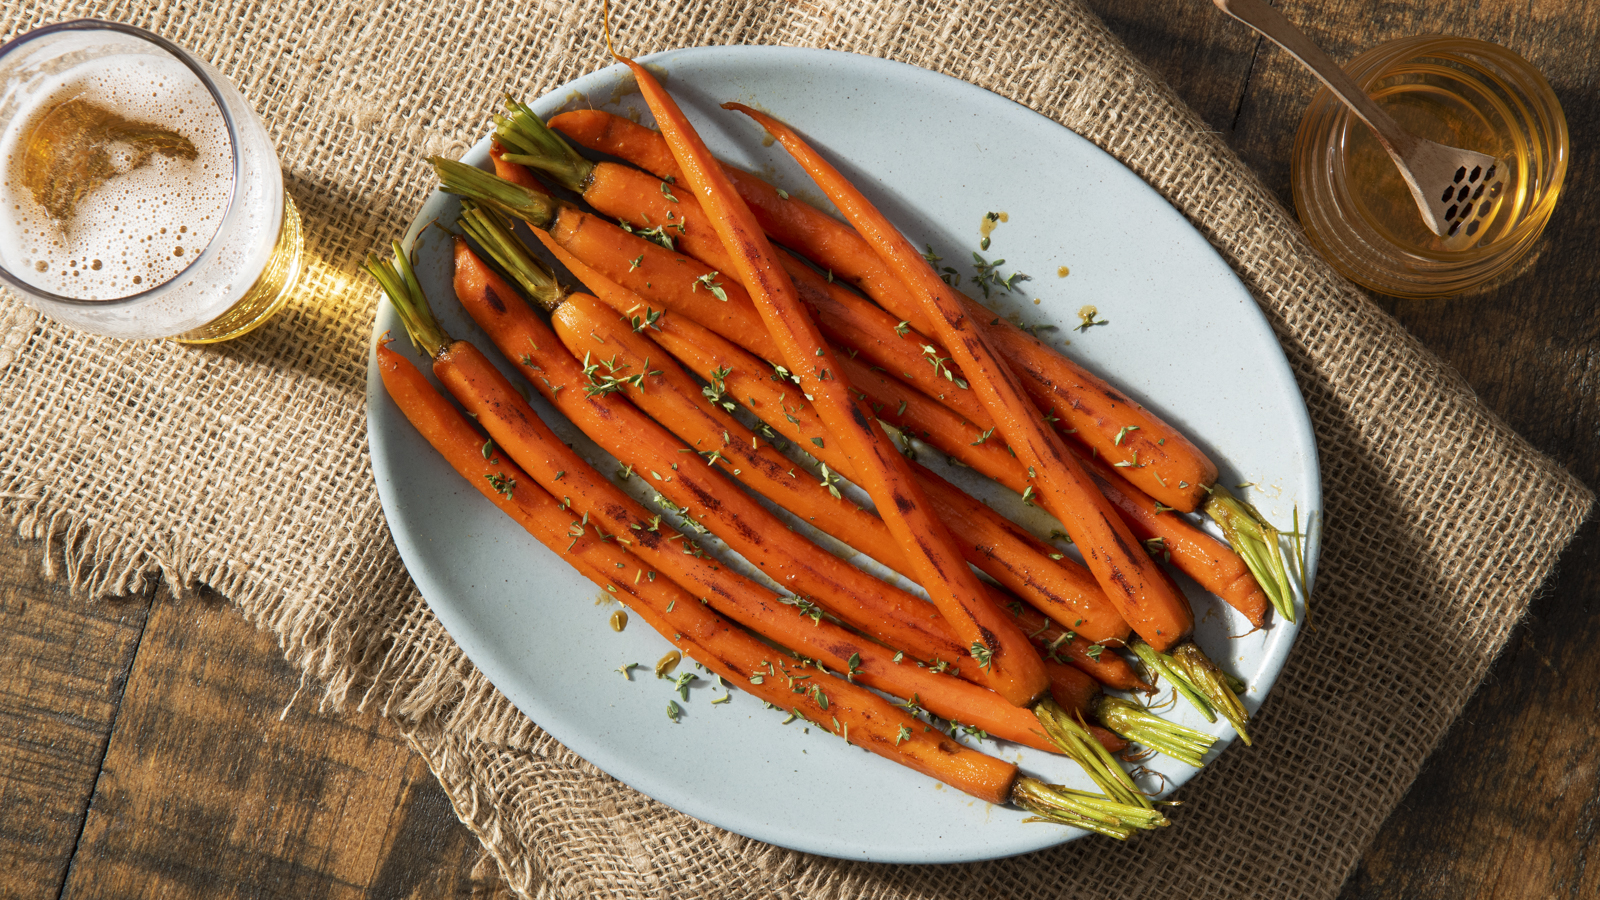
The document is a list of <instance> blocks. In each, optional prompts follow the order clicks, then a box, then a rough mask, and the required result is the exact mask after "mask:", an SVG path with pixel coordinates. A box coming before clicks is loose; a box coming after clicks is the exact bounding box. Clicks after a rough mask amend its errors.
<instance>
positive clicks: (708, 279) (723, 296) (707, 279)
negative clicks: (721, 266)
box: [689, 272, 728, 303]
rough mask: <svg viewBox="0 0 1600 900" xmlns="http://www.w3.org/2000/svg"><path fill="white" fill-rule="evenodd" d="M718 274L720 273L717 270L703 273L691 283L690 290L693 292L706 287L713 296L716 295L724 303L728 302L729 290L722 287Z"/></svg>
mask: <svg viewBox="0 0 1600 900" xmlns="http://www.w3.org/2000/svg"><path fill="white" fill-rule="evenodd" d="M718 274H719V273H717V272H707V273H706V274H704V275H701V276H700V277H699V278H696V279H695V280H694V284H691V285H689V290H690V291H691V292H692V291H697V290H699V289H700V288H702V287H704V288H705V289H706V290H708V291H710V292H711V296H713V297H716V298H717V299H718V300H721V301H722V302H723V303H727V302H728V292H727V291H725V290H723V289H722V284H721V282H719V281H716V277H717V275H718Z"/></svg>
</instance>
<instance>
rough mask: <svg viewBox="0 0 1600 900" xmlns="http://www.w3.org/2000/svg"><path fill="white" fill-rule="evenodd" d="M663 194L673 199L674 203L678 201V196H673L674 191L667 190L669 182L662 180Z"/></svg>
mask: <svg viewBox="0 0 1600 900" xmlns="http://www.w3.org/2000/svg"><path fill="white" fill-rule="evenodd" d="M661 196H663V197H665V198H667V199H668V200H671V201H672V202H673V203H677V202H678V198H677V197H674V196H672V192H671V191H669V190H667V183H666V182H665V181H663V182H661Z"/></svg>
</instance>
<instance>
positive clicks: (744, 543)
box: [455, 241, 981, 679]
mask: <svg viewBox="0 0 1600 900" xmlns="http://www.w3.org/2000/svg"><path fill="white" fill-rule="evenodd" d="M552 287H553V285H552ZM455 288H456V296H457V298H458V299H460V300H461V303H462V306H463V307H464V308H465V309H466V311H467V313H468V315H470V316H471V317H472V318H473V320H474V321H476V322H477V323H478V324H479V325H480V326H481V327H482V328H483V329H484V330H485V331H486V332H487V333H488V334H489V336H490V339H491V340H493V341H494V343H495V345H496V346H498V347H499V348H500V350H501V352H502V353H504V354H505V355H506V358H507V359H511V360H514V361H516V362H517V364H518V366H519V367H520V369H521V370H522V371H523V372H524V373H525V374H527V375H528V377H529V380H530V381H531V382H532V383H533V385H534V387H535V388H536V389H537V390H538V391H539V392H540V393H541V394H543V395H544V397H545V398H546V399H548V400H549V401H550V402H551V403H552V404H553V405H554V406H555V407H556V408H557V409H559V410H561V412H562V413H563V414H564V415H566V416H567V418H568V419H571V420H572V422H573V424H575V425H577V426H578V428H579V429H580V430H582V431H583V432H584V433H585V434H587V435H588V436H589V437H590V438H591V439H592V440H594V441H595V442H596V443H597V444H599V445H600V447H601V448H602V449H604V450H606V452H608V453H610V454H611V455H613V456H615V457H617V458H618V459H619V460H621V461H622V462H623V463H624V464H625V465H627V466H628V471H630V472H631V473H632V476H631V477H637V478H640V479H643V480H645V483H646V484H648V485H649V486H650V487H651V488H652V489H654V490H655V491H656V492H657V494H658V496H659V497H660V498H661V499H662V500H665V501H666V502H667V504H670V505H671V506H672V507H674V508H676V509H677V510H679V511H681V512H683V513H686V514H688V515H689V516H690V518H688V521H690V522H698V523H699V525H700V527H704V528H707V529H709V530H710V531H712V532H714V533H715V534H716V535H717V536H718V537H720V538H721V539H722V540H723V541H724V542H726V543H727V544H728V546H729V547H731V548H732V549H733V550H734V551H736V552H737V553H739V554H740V555H741V556H743V557H744V558H745V559H746V560H748V561H749V562H750V563H751V564H752V565H754V566H756V567H757V568H758V569H760V570H761V571H762V572H763V573H764V574H766V575H767V577H769V578H771V579H773V581H775V582H777V583H778V584H779V585H782V586H783V587H784V588H785V589H786V590H791V591H795V592H796V593H801V594H804V595H806V596H807V597H808V598H809V600H810V601H812V602H815V603H817V604H820V605H821V606H823V607H825V608H826V609H827V610H828V611H829V612H831V613H833V614H834V615H837V616H839V617H840V618H841V619H843V620H844V621H845V622H848V623H849V624H851V625H853V626H855V627H857V628H860V629H862V630H863V631H865V632H866V633H868V634H871V635H872V636H874V637H876V638H877V639H879V640H881V641H883V642H884V643H886V644H889V645H890V646H894V647H898V648H900V649H903V650H905V651H906V652H907V653H909V654H911V655H912V656H913V657H915V658H917V659H922V660H925V661H929V662H934V663H935V664H936V663H937V661H943V662H944V663H946V664H947V665H953V666H955V667H956V668H957V670H958V671H960V672H962V674H963V676H970V677H971V678H973V679H978V678H980V677H981V673H980V671H979V669H978V667H977V666H976V664H975V662H974V661H973V660H972V658H971V656H970V654H967V653H965V652H964V648H963V647H962V646H961V645H960V644H959V643H958V642H957V641H956V640H954V638H953V637H952V636H951V634H950V632H949V630H948V628H947V627H946V626H945V625H944V624H943V623H942V622H940V621H939V619H938V616H937V613H936V611H935V610H934V609H933V608H932V607H930V606H929V605H928V604H927V603H926V602H924V601H922V600H920V599H919V598H917V597H913V596H912V595H910V594H908V593H906V592H905V591H902V590H899V589H898V588H895V587H892V586H890V585H888V584H885V583H883V582H882V581H879V580H877V579H875V578H873V577H872V576H870V575H868V574H866V573H865V572H863V571H861V570H860V569H857V568H855V567H854V566H851V565H850V564H849V563H846V562H844V561H843V560H840V559H838V558H837V557H835V556H833V555H831V554H829V553H827V552H825V551H823V550H821V549H820V548H818V547H817V546H816V545H815V544H812V543H811V542H810V541H808V540H806V539H805V538H803V537H801V536H800V535H798V534H796V533H794V532H793V531H790V530H789V529H788V528H787V527H786V526H785V525H784V524H783V523H782V522H781V521H780V520H779V519H778V518H777V517H775V516H773V515H772V513H770V512H768V511H767V510H766V509H765V508H763V507H762V506H761V505H760V504H759V503H757V502H755V500H753V499H752V498H751V497H749V496H748V495H747V494H745V493H744V492H743V491H740V490H738V489H737V488H734V487H733V486H732V485H730V484H728V483H727V481H726V480H725V479H724V478H723V477H722V476H721V475H719V474H717V473H716V472H714V471H712V470H711V467H708V466H706V465H704V460H703V458H702V457H700V456H699V455H698V454H696V453H695V452H694V448H692V447H689V446H687V445H684V444H683V443H682V442H680V441H678V440H677V439H676V438H674V437H673V436H672V435H671V434H670V433H669V432H667V431H666V430H665V429H664V428H662V427H661V426H660V425H659V424H657V423H656V422H654V421H653V420H651V419H650V418H648V417H647V416H645V415H644V414H642V413H640V412H639V410H638V409H636V408H635V407H634V406H633V405H632V404H630V403H629V402H628V401H627V400H626V399H625V398H624V397H622V396H620V394H619V391H620V387H619V386H618V385H617V382H618V381H620V380H621V378H619V376H618V375H616V374H612V373H608V372H604V371H602V370H603V369H604V368H605V367H604V366H603V365H602V364H600V363H593V362H591V363H590V364H589V365H588V366H585V365H584V364H581V363H580V362H579V361H578V360H576V359H574V358H573V356H572V354H571V353H569V352H568V351H567V349H566V348H565V347H564V346H563V345H562V343H561V341H560V339H559V338H558V337H556V335H555V333H554V332H552V331H551V330H550V327H549V326H548V325H545V324H544V322H542V321H540V319H539V318H538V317H537V316H535V315H534V314H533V312H532V311H531V310H530V309H529V308H528V307H527V305H526V304H525V303H524V302H523V301H522V300H521V298H520V296H518V295H517V293H516V291H515V290H514V289H513V288H512V287H511V286H510V285H508V284H506V283H505V282H504V281H503V280H501V279H500V277H499V276H498V275H496V274H495V273H494V272H493V271H492V270H491V269H489V267H488V266H487V265H485V264H484V263H483V261H482V260H480V259H479V258H478V257H477V255H476V254H474V253H472V251H471V250H470V249H469V248H468V247H467V246H466V243H465V242H464V241H458V242H457V244H456V268H455ZM594 346H595V349H596V350H597V351H599V352H600V353H601V354H603V355H604V356H606V357H608V356H610V355H611V354H612V353H613V352H614V351H613V350H611V349H610V346H609V345H607V344H602V343H600V342H598V341H596V342H594ZM592 358H593V357H592V356H591V359H592ZM661 362H662V363H665V364H667V365H671V363H670V362H668V361H667V360H665V359H663V360H662V361H661ZM643 375H644V373H642V372H641V373H632V374H629V375H626V376H624V377H629V378H632V377H641V378H642V376H643ZM711 449H715V448H711ZM708 452H709V451H708Z"/></svg>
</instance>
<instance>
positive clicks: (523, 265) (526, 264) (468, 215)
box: [457, 200, 562, 308]
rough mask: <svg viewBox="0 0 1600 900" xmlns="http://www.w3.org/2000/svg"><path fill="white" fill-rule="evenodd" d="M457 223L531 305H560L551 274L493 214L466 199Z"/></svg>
mask: <svg viewBox="0 0 1600 900" xmlns="http://www.w3.org/2000/svg"><path fill="white" fill-rule="evenodd" d="M457 221H458V222H459V223H460V224H461V230H462V231H464V232H466V235H467V237H469V238H472V240H473V241H475V242H476V243H477V244H478V246H480V247H482V248H483V249H484V250H485V251H487V252H488V254H489V256H490V258H492V259H493V260H494V261H495V263H496V264H498V265H499V266H500V268H501V269H503V270H505V271H506V272H507V273H508V274H510V275H511V277H512V278H513V279H514V280H515V281H516V282H517V284H518V285H519V286H520V287H521V288H522V292H523V293H525V294H527V295H528V296H529V297H530V298H531V299H533V301H534V302H536V303H538V304H539V305H540V306H542V307H546V308H548V307H550V306H552V305H554V304H556V303H559V302H561V296H562V290H561V285H559V284H557V283H556V273H555V271H554V270H552V269H551V268H550V267H549V266H547V265H545V264H544V262H543V261H542V260H540V259H539V258H538V257H535V256H534V255H533V254H531V253H529V252H528V248H527V246H526V245H524V244H523V243H522V242H521V241H519V240H517V238H516V236H515V235H513V234H512V233H511V230H510V228H509V227H508V226H507V225H506V223H504V222H502V221H500V220H499V218H498V215H497V214H496V213H495V212H493V211H492V210H490V209H486V208H483V207H480V206H479V205H478V204H477V203H476V202H475V201H472V200H467V201H464V202H463V203H462V204H461V218H460V219H458V220H457Z"/></svg>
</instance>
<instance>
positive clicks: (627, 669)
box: [617, 663, 639, 681]
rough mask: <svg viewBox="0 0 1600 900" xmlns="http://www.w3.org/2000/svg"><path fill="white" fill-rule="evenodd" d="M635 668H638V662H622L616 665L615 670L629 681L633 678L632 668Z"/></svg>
mask: <svg viewBox="0 0 1600 900" xmlns="http://www.w3.org/2000/svg"><path fill="white" fill-rule="evenodd" d="M637 668H639V664H638V663H623V664H622V665H620V666H617V671H618V672H621V673H622V677H623V678H626V679H628V680H629V681H632V680H633V670H634V669H637Z"/></svg>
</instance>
